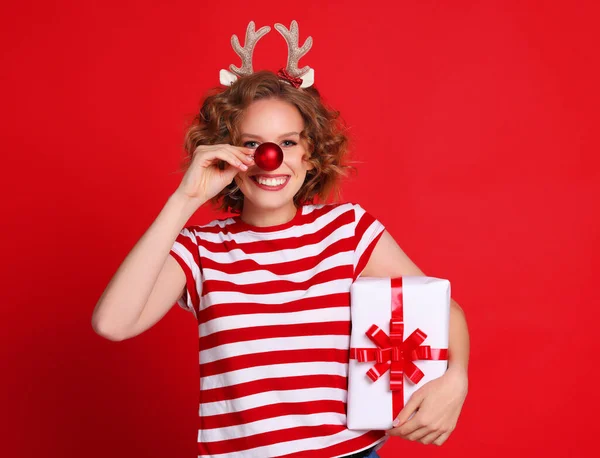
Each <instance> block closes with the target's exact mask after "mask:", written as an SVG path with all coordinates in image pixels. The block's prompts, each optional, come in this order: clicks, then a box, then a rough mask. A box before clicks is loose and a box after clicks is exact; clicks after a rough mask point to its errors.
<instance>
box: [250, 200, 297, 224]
mask: <svg viewBox="0 0 600 458" xmlns="http://www.w3.org/2000/svg"><path fill="white" fill-rule="evenodd" d="M297 211H298V209H297V208H296V206H295V205H294V202H290V203H289V204H288V205H285V206H282V207H277V208H262V207H256V206H254V205H252V204H251V203H249V202H248V201H246V202H244V207H243V208H242V213H241V215H240V218H241V220H242V221H243V222H244V223H246V224H250V225H251V226H256V227H268V226H277V225H279V224H285V223H287V222H289V221H291V220H292V219H294V216H296V212H297Z"/></svg>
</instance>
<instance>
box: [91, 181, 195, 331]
mask: <svg viewBox="0 0 600 458" xmlns="http://www.w3.org/2000/svg"><path fill="white" fill-rule="evenodd" d="M203 203H204V202H201V201H196V200H192V199H190V198H188V197H186V196H184V195H182V194H180V193H178V192H175V193H174V194H173V195H171V196H170V197H169V199H168V201H167V203H166V204H165V206H164V207H163V209H162V210H161V212H160V213H159V215H158V216H157V218H156V219H155V220H154V222H153V223H152V225H151V226H150V227H149V228H148V230H147V231H146V232H145V233H144V235H143V236H142V237H141V238H140V240H139V241H138V242H137V243H136V244H135V246H134V247H133V249H132V250H131V251H130V252H129V254H128V255H127V257H126V258H125V260H124V261H123V262H122V263H121V265H120V267H119V268H118V270H117V272H116V273H115V275H114V276H113V278H112V279H111V280H110V282H109V284H108V286H107V287H106V289H105V290H104V293H103V294H102V296H101V297H100V299H99V300H98V303H97V304H96V308H95V309H94V312H93V314H92V327H93V328H94V331H96V333H98V334H99V335H101V336H103V337H105V338H107V339H110V340H124V339H129V338H131V337H134V336H136V335H138V334H141V333H142V332H144V331H145V330H146V329H149V328H150V327H152V326H153V325H154V324H155V323H156V322H157V321H159V320H160V319H161V318H162V317H163V316H164V315H165V314H166V313H167V312H168V311H169V309H170V308H171V307H172V306H173V304H174V303H175V302H176V301H177V299H178V298H179V297H180V296H181V295H182V293H183V287H184V286H185V274H184V273H183V270H182V269H181V267H180V266H179V264H178V263H177V261H175V259H173V257H172V256H170V255H169V252H170V250H171V248H172V246H173V244H174V243H175V239H176V238H177V235H178V234H179V232H180V231H181V228H182V227H184V225H185V223H186V222H187V221H188V219H189V218H190V217H191V216H192V214H193V213H194V212H195V211H196V210H197V209H198V208H199V207H200V206H201V205H202V204H203Z"/></svg>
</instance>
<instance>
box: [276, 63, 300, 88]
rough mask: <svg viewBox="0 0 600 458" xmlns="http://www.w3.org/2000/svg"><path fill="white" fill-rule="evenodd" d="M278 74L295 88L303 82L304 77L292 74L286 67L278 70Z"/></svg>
mask: <svg viewBox="0 0 600 458" xmlns="http://www.w3.org/2000/svg"><path fill="white" fill-rule="evenodd" d="M277 76H279V77H280V78H282V79H284V80H287V81H289V82H290V83H292V86H294V87H295V88H298V87H300V85H301V84H302V78H296V77H295V76H292V75H290V74H289V73H288V72H287V70H286V69H285V68H280V69H279V71H278V72H277Z"/></svg>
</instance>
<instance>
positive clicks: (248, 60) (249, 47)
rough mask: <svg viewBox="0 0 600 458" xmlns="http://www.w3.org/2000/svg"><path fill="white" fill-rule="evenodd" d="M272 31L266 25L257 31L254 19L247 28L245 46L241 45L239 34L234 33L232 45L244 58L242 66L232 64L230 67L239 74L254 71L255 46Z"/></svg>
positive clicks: (242, 74) (247, 73)
mask: <svg viewBox="0 0 600 458" xmlns="http://www.w3.org/2000/svg"><path fill="white" fill-rule="evenodd" d="M270 31H271V27H269V26H267V25H265V26H263V27H261V28H260V29H258V31H257V32H255V31H254V21H250V23H249V24H248V27H247V28H246V39H245V40H244V47H243V48H242V47H241V46H240V41H239V39H238V37H237V35H235V34H234V35H233V36H232V37H231V46H233V49H234V51H235V52H236V53H237V55H238V56H240V57H241V58H242V67H241V68H239V67H236V66H235V65H233V64H231V65H230V66H229V69H230V70H231V71H232V72H233V73H235V74H236V75H237V76H244V75H249V74H251V73H252V72H253V70H252V52H253V51H254V46H255V45H256V43H257V42H258V40H260V39H261V38H262V37H263V36H264V35H266V34H267V33H269V32H270Z"/></svg>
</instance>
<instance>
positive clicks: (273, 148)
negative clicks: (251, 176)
mask: <svg viewBox="0 0 600 458" xmlns="http://www.w3.org/2000/svg"><path fill="white" fill-rule="evenodd" d="M282 162H283V150H282V149H281V148H280V147H279V145H277V144H276V143H271V142H265V143H261V144H260V145H258V148H256V151H255V152H254V163H255V164H256V165H258V166H259V167H260V168H261V169H263V170H266V171H268V172H270V171H271V170H275V169H277V168H278V167H279V166H280V165H281V163H282Z"/></svg>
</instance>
